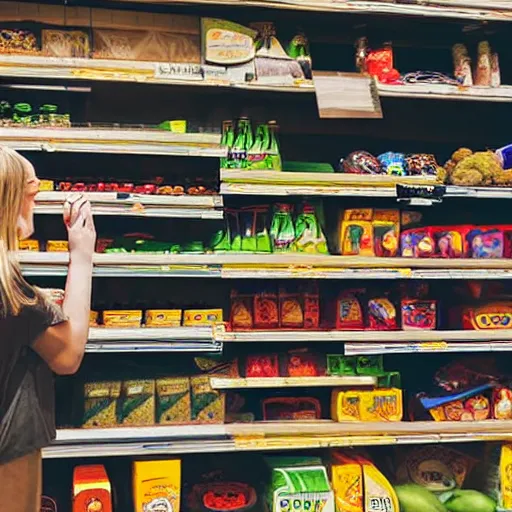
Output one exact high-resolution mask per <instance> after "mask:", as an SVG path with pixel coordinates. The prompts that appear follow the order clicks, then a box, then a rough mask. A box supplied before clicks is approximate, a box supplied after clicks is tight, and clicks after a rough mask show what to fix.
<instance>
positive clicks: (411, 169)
mask: <svg viewBox="0 0 512 512" xmlns="http://www.w3.org/2000/svg"><path fill="white" fill-rule="evenodd" d="M405 167H406V174H407V175H408V176H435V175H436V174H437V168H438V167H439V165H438V164H437V160H436V157H435V156H434V155H428V154H425V153H414V154H412V155H407V156H406V157H405Z"/></svg>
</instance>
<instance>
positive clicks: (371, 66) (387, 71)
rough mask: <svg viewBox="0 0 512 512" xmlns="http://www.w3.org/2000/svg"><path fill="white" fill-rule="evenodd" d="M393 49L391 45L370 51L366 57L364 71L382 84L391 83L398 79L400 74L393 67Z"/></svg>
mask: <svg viewBox="0 0 512 512" xmlns="http://www.w3.org/2000/svg"><path fill="white" fill-rule="evenodd" d="M393 65H394V64H393V49H392V48H391V45H388V46H385V47H384V48H379V49H378V50H370V51H369V52H368V54H367V56H366V69H367V71H368V73H369V74H370V75H371V76H374V77H376V78H377V80H379V82H382V83H393V82H396V81H397V80H398V79H399V78H400V73H399V72H398V71H397V70H396V69H395V68H394V67H393Z"/></svg>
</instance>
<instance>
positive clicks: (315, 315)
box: [302, 282, 320, 329]
mask: <svg viewBox="0 0 512 512" xmlns="http://www.w3.org/2000/svg"><path fill="white" fill-rule="evenodd" d="M302 292H303V301H304V329H318V328H319V327H320V294H319V291H318V283H316V282H315V283H313V284H311V285H306V286H304V287H302Z"/></svg>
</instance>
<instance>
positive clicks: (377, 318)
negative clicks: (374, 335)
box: [367, 297, 398, 331]
mask: <svg viewBox="0 0 512 512" xmlns="http://www.w3.org/2000/svg"><path fill="white" fill-rule="evenodd" d="M367 311H368V329H370V330H375V331H393V330H395V329H397V328H398V325H397V314H396V308H395V306H394V305H393V303H392V302H391V301H390V300H389V299H388V298H386V297H377V298H374V299H371V300H369V301H368V310H367Z"/></svg>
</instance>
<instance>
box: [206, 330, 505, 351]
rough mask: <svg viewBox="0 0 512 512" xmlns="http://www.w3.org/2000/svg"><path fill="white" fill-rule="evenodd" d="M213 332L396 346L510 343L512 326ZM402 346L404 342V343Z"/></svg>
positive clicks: (235, 337) (222, 337)
mask: <svg viewBox="0 0 512 512" xmlns="http://www.w3.org/2000/svg"><path fill="white" fill-rule="evenodd" d="M213 336H214V338H215V339H216V340H218V341H222V342H224V343H234V342H236V343H263V342H272V343H292V342H311V343H313V342H314V343H329V342H344V343H350V344H351V345H352V346H354V347H355V346H359V345H368V346H371V345H373V346H376V345H377V344H379V343H380V344H382V343H387V345H386V346H390V347H394V346H399V345H400V342H402V344H403V342H408V343H407V346H408V345H410V344H411V343H415V342H418V343H419V342H424V343H425V344H428V343H448V342H469V343H471V344H474V343H476V342H488V343H490V342H500V343H501V342H504V343H507V342H508V343H510V346H511V347H512V330H506V329H504V330H499V329H496V330H487V331H423V330H411V331H370V330H368V331H309V330H306V329H301V330H296V331H292V330H290V331H286V330H277V329H276V330H270V331H257V330H254V331H227V330H226V329H225V327H224V326H223V325H218V326H216V327H215V329H214V333H213ZM404 346H406V345H404Z"/></svg>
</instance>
